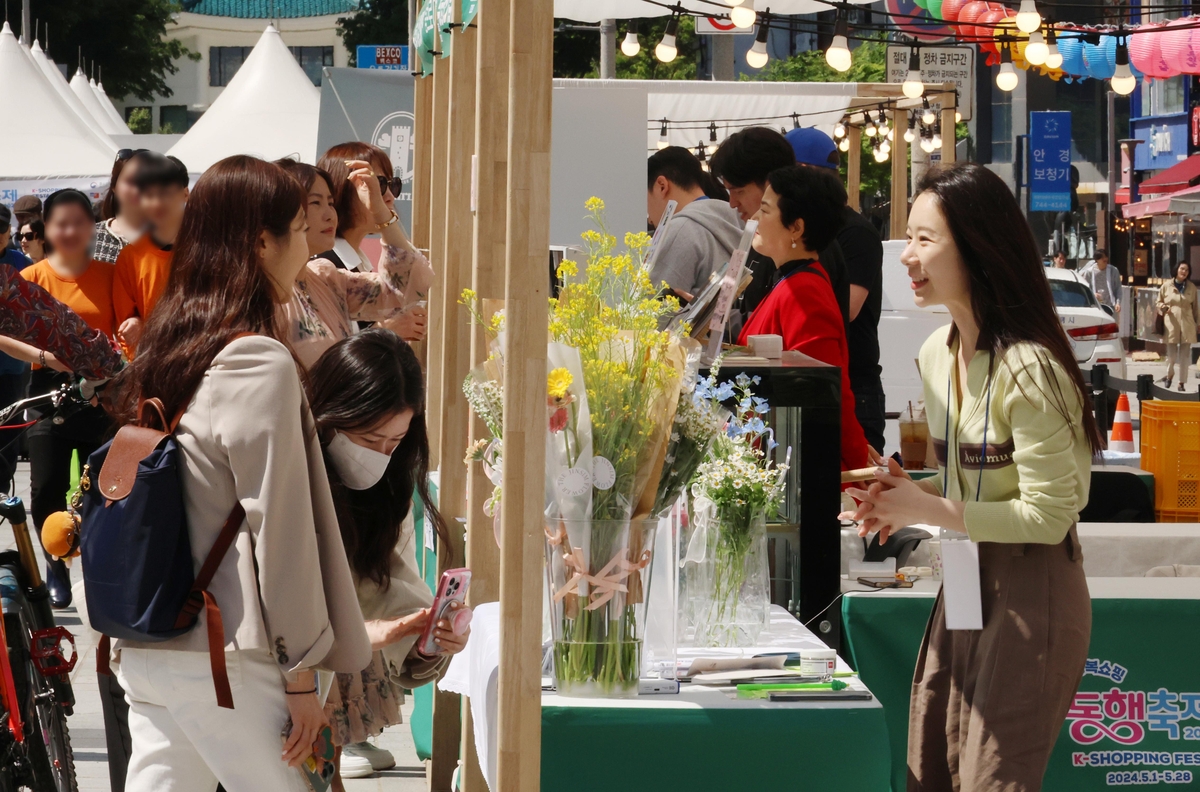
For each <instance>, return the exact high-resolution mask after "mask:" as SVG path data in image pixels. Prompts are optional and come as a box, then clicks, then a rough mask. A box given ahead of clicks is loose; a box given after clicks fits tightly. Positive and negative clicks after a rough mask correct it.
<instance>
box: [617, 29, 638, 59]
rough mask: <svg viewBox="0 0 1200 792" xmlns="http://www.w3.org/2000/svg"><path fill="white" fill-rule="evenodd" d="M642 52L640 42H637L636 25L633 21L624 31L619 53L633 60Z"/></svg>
mask: <svg viewBox="0 0 1200 792" xmlns="http://www.w3.org/2000/svg"><path fill="white" fill-rule="evenodd" d="M641 51H642V42H641V41H639V40H638V23H637V21H636V20H635V21H633V22H631V23H630V24H629V27H628V28H626V30H625V40H624V41H622V42H621V52H623V53H624V54H625V55H626V56H627V57H630V58H634V57H637V54H638V53H639V52H641Z"/></svg>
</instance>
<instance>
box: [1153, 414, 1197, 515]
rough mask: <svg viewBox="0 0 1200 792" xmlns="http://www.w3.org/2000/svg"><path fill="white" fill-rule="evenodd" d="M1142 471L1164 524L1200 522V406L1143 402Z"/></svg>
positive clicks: (1155, 507)
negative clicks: (1151, 480) (1150, 481)
mask: <svg viewBox="0 0 1200 792" xmlns="http://www.w3.org/2000/svg"><path fill="white" fill-rule="evenodd" d="M1142 469H1143V470H1147V471H1149V472H1151V473H1153V474H1154V510H1155V513H1156V514H1157V517H1158V520H1159V521H1160V522H1200V403H1197V402H1170V401H1144V402H1142Z"/></svg>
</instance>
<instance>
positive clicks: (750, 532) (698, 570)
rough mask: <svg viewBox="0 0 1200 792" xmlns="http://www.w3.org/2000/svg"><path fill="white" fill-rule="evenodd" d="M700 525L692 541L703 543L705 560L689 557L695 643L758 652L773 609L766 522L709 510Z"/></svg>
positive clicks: (761, 518) (690, 613)
mask: <svg viewBox="0 0 1200 792" xmlns="http://www.w3.org/2000/svg"><path fill="white" fill-rule="evenodd" d="M695 523H696V524H695V526H694V529H693V538H692V541H693V542H703V554H701V553H699V552H689V558H688V561H690V562H691V563H688V564H687V565H686V568H685V574H684V579H685V580H686V586H687V589H686V591H685V593H684V598H685V599H686V600H687V605H686V607H687V618H688V619H689V621H690V622H691V629H689V630H688V632H689V633H690V637H691V641H690V643H691V644H692V645H694V646H752V645H754V643H755V642H757V640H758V636H759V633H761V632H762V630H763V628H764V627H766V625H767V614H768V611H769V608H770V604H771V603H770V601H771V590H770V574H769V569H768V565H767V521H766V517H765V515H764V514H763V513H761V512H759V513H757V514H754V515H745V514H741V515H738V514H728V513H723V510H720V509H718V508H713V507H712V504H709V508H706V509H702V510H698V512H697V513H696V515H695ZM697 549H699V548H697Z"/></svg>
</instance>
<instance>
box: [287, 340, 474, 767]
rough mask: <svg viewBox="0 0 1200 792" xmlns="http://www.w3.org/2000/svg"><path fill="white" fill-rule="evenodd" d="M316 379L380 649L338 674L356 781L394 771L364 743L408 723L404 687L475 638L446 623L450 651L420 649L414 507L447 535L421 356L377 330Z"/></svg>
mask: <svg viewBox="0 0 1200 792" xmlns="http://www.w3.org/2000/svg"><path fill="white" fill-rule="evenodd" d="M310 378H311V380H312V383H313V385H312V406H313V416H314V417H315V418H316V421H317V431H318V434H319V436H320V439H321V446H322V449H323V450H324V453H325V461H326V468H327V470H328V472H329V479H330V484H331V486H332V488H333V494H334V502H335V503H336V504H337V509H338V524H339V525H340V526H341V530H342V541H343V543H344V544H345V545H346V553H347V555H348V556H349V558H350V568H351V570H352V571H353V572H354V577H355V580H356V582H357V584H358V602H359V605H360V606H361V607H362V611H363V617H364V618H365V619H367V634H368V635H369V636H370V637H371V645H372V648H374V649H375V654H374V658H373V660H372V662H371V665H370V666H368V667H367V668H366V670H364V671H362V672H361V673H355V674H338V675H337V681H336V684H335V685H333V687H332V690H331V693H330V697H329V700H328V702H327V704H326V707H325V712H326V714H327V715H328V716H329V719H330V723H331V724H332V725H333V727H334V742H335V743H336V744H338V745H339V746H341V747H342V749H343V750H344V751H345V753H344V754H340V755H339V757H338V764H339V767H340V770H341V775H344V776H346V777H348V778H354V777H359V776H363V775H369V774H370V773H371V772H373V771H374V770H383V769H386V768H387V767H390V766H392V764H393V763H394V760H393V759H392V758H391V757H390V755H388V754H387V752H386V751H383V750H381V749H379V748H375V747H374V746H372V745H370V743H367V742H366V740H367V739H368V738H370V737H373V736H375V735H377V734H379V733H380V732H382V731H383V729H384V727H386V726H390V725H393V724H396V723H400V705H401V704H402V703H403V702H404V689H405V688H409V689H412V688H416V687H420V686H421V685H424V684H427V683H429V682H431V681H434V680H435V679H437V678H438V677H439V676H440V675H441V673H442V672H443V671H444V669H445V667H446V664H447V661H448V657H449V655H451V654H455V653H457V652H459V651H461V650H462V648H463V647H464V646H465V645H466V641H467V636H468V635H469V632H470V630H469V628H468V629H467V630H464V631H463V632H462V633H461V634H456V633H455V632H454V631H453V630H452V629H451V625H450V624H449V623H447V622H445V621H443V622H442V623H440V624H439V626H438V628H437V629H436V630H435V631H434V640H435V641H436V642H437V643H438V645H439V646H440V647H441V650H442V651H441V653H439V654H437V655H434V656H432V657H426V656H425V655H422V654H421V653H420V652H419V651H418V649H417V647H416V639H417V636H418V634H419V633H420V632H421V630H422V629H423V628H424V626H425V623H426V621H427V620H428V618H429V606H430V605H431V604H432V603H433V596H432V594H431V592H430V590H429V587H428V586H427V585H426V584H425V581H424V580H423V579H422V578H421V575H420V572H419V571H418V569H417V565H416V548H417V546H418V538H417V537H416V536H415V535H414V530H413V520H412V506H413V503H414V499H415V498H417V497H419V498H420V499H421V504H422V506H423V507H424V513H425V517H424V519H425V520H428V521H429V522H430V523H431V524H432V525H433V527H434V529H435V530H436V532H437V534H438V536H439V537H441V538H442V541H443V542H445V541H446V540H447V538H448V534H447V532H446V525H445V522H444V521H443V520H442V516H441V514H440V513H439V512H438V510H437V507H436V505H435V504H434V502H433V499H432V498H431V497H430V493H429V485H428V474H429V438H428V435H427V434H426V431H425V387H424V377H423V374H422V371H421V364H420V362H419V361H418V360H417V356H416V355H415V354H413V351H412V349H411V348H410V347H409V346H408V344H406V343H405V342H404V341H403V340H401V338H400V337H399V336H397V335H396V334H395V333H393V332H392V331H390V330H385V329H382V328H372V329H370V330H366V331H364V332H362V333H359V334H358V335H355V336H351V337H349V338H346V339H344V340H342V341H339V342H338V343H336V344H334V345H333V346H332V347H331V348H330V349H329V351H327V352H326V353H325V354H324V355H322V356H321V359H320V360H318V361H317V363H316V365H315V366H313V368H312V370H311V372H310ZM340 787H341V783H340V781H339V782H337V784H336V788H339V789H340Z"/></svg>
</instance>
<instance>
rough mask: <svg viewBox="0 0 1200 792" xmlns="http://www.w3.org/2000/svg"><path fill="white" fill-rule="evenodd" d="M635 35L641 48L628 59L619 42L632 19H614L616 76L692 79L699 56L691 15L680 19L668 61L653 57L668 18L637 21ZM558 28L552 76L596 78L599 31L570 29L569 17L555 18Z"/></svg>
mask: <svg viewBox="0 0 1200 792" xmlns="http://www.w3.org/2000/svg"><path fill="white" fill-rule="evenodd" d="M638 22H639V24H640V32H639V35H638V38H639V39H640V40H641V42H642V49H641V51H640V52H638V54H637V55H635V56H634V57H632V58H630V57H627V56H626V55H624V54H623V53H622V52H621V47H620V44H621V41H622V40H623V39H624V38H625V32H626V31H627V30H628V29H629V26H630V24H632V20H619V21H618V22H617V78H618V79H626V80H694V79H696V69H697V65H698V61H699V57H700V38H699V37H698V36H697V35H696V24H695V22H694V21H693V20H692V19H691V18H690V17H683V18H682V19H680V20H679V30H678V31H676V33H675V48H676V50H677V51H678V54H677V55H676V56H675V60H673V61H671V62H670V63H662V62H660V61H659V60H658V58H656V57H655V56H654V48H655V47H656V46H658V42H659V41H661V40H662V37H663V32H664V31H665V30H666V27H667V18H666V17H660V18H656V19H642V20H638ZM555 24H556V26H557V27H558V30H557V31H556V32H555V34H554V76H555V77H599V76H600V33H599V32H598V31H594V30H572V29H571V26H572V25H575V24H576V23H573V22H571V21H570V20H564V19H558V20H555Z"/></svg>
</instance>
